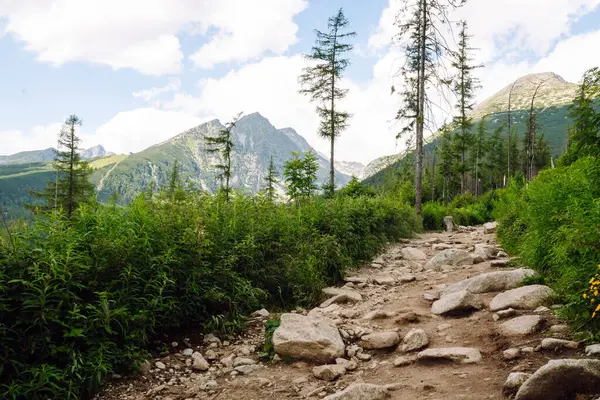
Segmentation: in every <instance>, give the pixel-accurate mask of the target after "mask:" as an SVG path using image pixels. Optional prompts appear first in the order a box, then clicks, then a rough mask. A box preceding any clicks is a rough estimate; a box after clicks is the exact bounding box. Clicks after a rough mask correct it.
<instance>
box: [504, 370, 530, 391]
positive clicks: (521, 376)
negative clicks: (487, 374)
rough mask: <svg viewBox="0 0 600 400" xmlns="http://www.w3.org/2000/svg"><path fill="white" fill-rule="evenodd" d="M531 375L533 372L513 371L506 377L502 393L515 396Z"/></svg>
mask: <svg viewBox="0 0 600 400" xmlns="http://www.w3.org/2000/svg"><path fill="white" fill-rule="evenodd" d="M530 377H531V374H526V373H524V372H512V373H510V374H509V375H508V378H506V382H504V386H502V394H504V395H505V396H514V395H515V394H516V393H517V391H518V390H519V388H520V387H521V386H522V385H523V384H524V383H525V381H526V380H527V379H529V378H530Z"/></svg>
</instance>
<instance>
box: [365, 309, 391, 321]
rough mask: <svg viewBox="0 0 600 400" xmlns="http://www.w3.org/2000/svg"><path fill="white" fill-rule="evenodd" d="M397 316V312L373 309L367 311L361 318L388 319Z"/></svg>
mask: <svg viewBox="0 0 600 400" xmlns="http://www.w3.org/2000/svg"><path fill="white" fill-rule="evenodd" d="M395 316H396V313H395V312H393V311H384V310H373V311H369V312H368V313H366V314H365V315H364V316H363V317H362V318H361V319H364V320H375V319H386V318H393V317H395Z"/></svg>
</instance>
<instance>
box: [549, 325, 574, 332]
mask: <svg viewBox="0 0 600 400" xmlns="http://www.w3.org/2000/svg"><path fill="white" fill-rule="evenodd" d="M550 332H551V333H560V334H568V333H570V332H571V330H570V329H569V325H564V324H558V325H552V326H551V327H550Z"/></svg>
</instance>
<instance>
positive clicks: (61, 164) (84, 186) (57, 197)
mask: <svg viewBox="0 0 600 400" xmlns="http://www.w3.org/2000/svg"><path fill="white" fill-rule="evenodd" d="M81 124H82V121H81V119H80V118H79V117H78V116H77V115H71V116H69V117H68V118H67V119H66V121H65V123H64V124H63V127H62V129H61V131H60V134H59V136H58V150H57V152H56V157H55V158H54V163H53V164H52V165H53V167H54V169H55V170H56V180H55V181H54V182H49V183H48V186H47V188H46V189H45V190H44V191H43V192H32V194H33V195H34V196H36V197H42V198H45V199H46V202H47V206H46V207H35V206H29V208H32V209H34V210H36V209H39V208H42V209H44V210H48V209H53V208H60V209H62V210H63V211H64V212H65V213H66V214H67V217H68V218H71V217H72V216H73V213H74V212H75V210H76V209H77V207H78V206H79V205H80V204H82V203H84V202H87V201H89V200H90V199H91V197H92V196H93V194H94V186H93V185H92V184H91V183H90V182H89V177H90V175H91V173H92V169H91V168H90V166H89V164H88V162H87V161H85V160H82V159H81V156H80V155H79V150H80V149H79V142H80V139H79V138H78V137H77V135H76V129H77V127H79V126H81Z"/></svg>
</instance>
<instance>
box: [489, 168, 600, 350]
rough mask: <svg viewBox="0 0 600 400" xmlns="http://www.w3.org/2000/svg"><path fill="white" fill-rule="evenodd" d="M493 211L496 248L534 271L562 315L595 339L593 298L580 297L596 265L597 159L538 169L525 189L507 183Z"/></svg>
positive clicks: (598, 326)
mask: <svg viewBox="0 0 600 400" xmlns="http://www.w3.org/2000/svg"><path fill="white" fill-rule="evenodd" d="M494 213H495V215H496V216H497V219H498V221H499V222H500V224H499V228H498V235H499V238H500V241H501V244H502V246H503V247H504V248H505V249H506V250H508V252H509V253H511V254H513V255H519V256H521V257H522V260H523V262H524V264H526V265H528V266H531V267H533V268H535V269H536V270H537V271H539V272H540V273H541V274H542V275H543V277H544V279H545V281H546V282H547V283H548V284H550V285H551V286H552V287H553V288H554V289H555V290H556V291H557V292H558V293H559V295H560V296H561V297H562V298H563V299H564V301H565V304H566V307H565V310H564V314H565V316H566V317H567V318H569V319H570V320H571V321H574V323H575V324H576V325H577V328H578V329H579V330H580V331H584V332H588V333H589V335H592V336H593V335H596V338H597V339H599V338H600V335H599V333H600V320H599V319H598V318H592V314H593V313H594V310H595V307H597V304H596V303H595V302H594V301H596V300H597V299H594V298H590V296H586V297H587V298H584V296H583V294H584V293H586V291H588V290H589V287H590V283H591V279H592V278H593V277H594V275H595V273H596V272H597V271H598V270H597V265H598V264H599V263H600V230H599V229H598V227H599V226H600V162H599V161H598V159H597V158H591V157H590V158H583V159H580V160H578V161H576V162H575V163H573V164H572V165H570V166H563V167H559V168H556V169H550V170H545V171H542V172H541V173H540V175H539V176H538V177H537V178H536V179H534V180H533V181H532V182H530V183H529V186H528V187H525V185H524V183H523V182H522V181H514V182H512V184H511V185H510V187H509V188H508V189H506V190H502V191H500V192H499V200H498V202H497V204H496V209H495V211H494ZM596 297H597V295H596Z"/></svg>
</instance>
